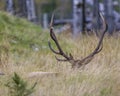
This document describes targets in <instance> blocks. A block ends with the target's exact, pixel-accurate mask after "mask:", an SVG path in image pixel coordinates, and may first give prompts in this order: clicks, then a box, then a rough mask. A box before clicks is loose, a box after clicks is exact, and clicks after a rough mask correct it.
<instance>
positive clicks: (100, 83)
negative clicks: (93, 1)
mask: <svg viewBox="0 0 120 96" xmlns="http://www.w3.org/2000/svg"><path fill="white" fill-rule="evenodd" d="M57 37H58V39H59V41H60V45H61V46H62V47H63V49H64V50H65V51H66V52H68V53H69V52H70V53H72V55H73V56H74V57H75V58H76V59H81V58H84V57H85V56H87V55H88V54H89V53H90V52H92V51H93V50H94V48H95V46H96V45H97V41H98V38H96V37H95V36H82V37H80V38H78V39H73V38H71V37H70V36H68V35H67V34H65V33H63V34H60V35H57ZM48 40H50V37H49V34H48V32H45V31H44V30H42V28H40V26H36V25H34V24H32V23H30V22H28V21H27V20H25V19H20V18H16V17H13V16H11V15H9V14H7V13H4V12H0V72H3V73H4V74H5V75H0V96H8V94H10V93H9V91H8V90H9V89H8V88H6V86H5V84H6V83H7V82H9V81H10V80H11V78H12V76H13V74H14V72H16V73H17V74H19V75H20V76H21V77H22V78H23V79H24V80H27V81H28V82H29V83H30V85H31V84H33V82H37V86H36V88H35V90H36V91H35V92H34V93H33V94H32V95H31V96H119V94H120V76H119V72H120V44H119V43H120V38H119V37H107V36H106V37H105V38H104V42H103V50H102V51H101V52H100V53H99V54H97V55H96V56H95V58H94V59H93V60H92V61H91V62H90V63H89V64H88V65H87V66H84V67H82V68H80V69H72V68H71V65H70V64H69V63H68V62H58V61H56V59H55V57H54V54H53V53H52V52H51V51H50V50H49V48H48ZM52 44H53V42H52ZM53 47H55V45H54V44H53ZM55 48H56V47H55ZM41 71H42V72H55V73H57V74H55V75H49V74H48V75H40V74H37V75H35V76H33V77H30V76H29V75H30V73H31V72H41Z"/></svg>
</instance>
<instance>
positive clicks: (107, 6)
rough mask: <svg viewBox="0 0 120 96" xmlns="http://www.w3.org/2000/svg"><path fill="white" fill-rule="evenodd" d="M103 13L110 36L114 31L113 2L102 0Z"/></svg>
mask: <svg viewBox="0 0 120 96" xmlns="http://www.w3.org/2000/svg"><path fill="white" fill-rule="evenodd" d="M104 12H105V18H106V21H107V23H108V32H109V34H110V35H112V34H113V31H114V20H113V1H112V0H104Z"/></svg>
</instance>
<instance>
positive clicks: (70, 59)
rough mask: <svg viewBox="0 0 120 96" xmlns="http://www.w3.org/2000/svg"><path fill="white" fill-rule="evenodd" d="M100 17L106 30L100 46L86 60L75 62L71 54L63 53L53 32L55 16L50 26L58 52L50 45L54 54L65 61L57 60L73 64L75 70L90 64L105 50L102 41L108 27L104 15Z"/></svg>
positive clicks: (99, 43)
mask: <svg viewBox="0 0 120 96" xmlns="http://www.w3.org/2000/svg"><path fill="white" fill-rule="evenodd" d="M100 16H101V18H102V21H103V26H104V30H103V33H102V35H101V37H100V40H99V42H98V44H97V47H96V48H95V50H93V52H92V53H91V54H89V55H88V56H86V57H85V58H83V59H81V60H79V59H77V60H75V59H74V57H73V56H72V54H71V53H70V54H66V53H65V52H64V51H63V49H62V48H61V46H60V44H59V42H58V40H57V38H56V35H55V33H54V31H53V27H52V24H53V16H52V19H51V24H50V37H51V38H52V40H53V41H54V42H55V44H56V46H57V49H58V51H56V50H54V49H53V48H52V46H51V43H50V42H48V45H49V48H50V50H51V51H52V52H53V53H55V54H57V55H60V56H62V57H64V59H59V58H57V57H56V59H57V60H58V61H68V62H69V63H71V64H72V67H73V68H74V67H77V68H79V67H81V66H83V65H86V64H88V63H89V62H90V61H91V60H92V59H93V57H94V56H95V55H96V54H98V53H99V52H100V51H101V50H102V48H103V45H102V41H103V38H104V35H105V33H106V31H107V29H108V27H107V24H106V22H105V20H104V17H103V16H102V14H100Z"/></svg>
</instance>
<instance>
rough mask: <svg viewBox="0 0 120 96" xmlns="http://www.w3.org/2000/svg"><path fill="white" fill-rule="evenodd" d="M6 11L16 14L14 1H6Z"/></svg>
mask: <svg viewBox="0 0 120 96" xmlns="http://www.w3.org/2000/svg"><path fill="white" fill-rule="evenodd" d="M6 11H7V12H9V13H11V14H14V8H13V0H6Z"/></svg>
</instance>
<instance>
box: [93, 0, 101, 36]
mask: <svg viewBox="0 0 120 96" xmlns="http://www.w3.org/2000/svg"><path fill="white" fill-rule="evenodd" d="M93 28H94V30H95V32H96V35H97V36H98V35H99V34H98V32H99V29H100V16H99V0H94V1H93Z"/></svg>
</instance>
